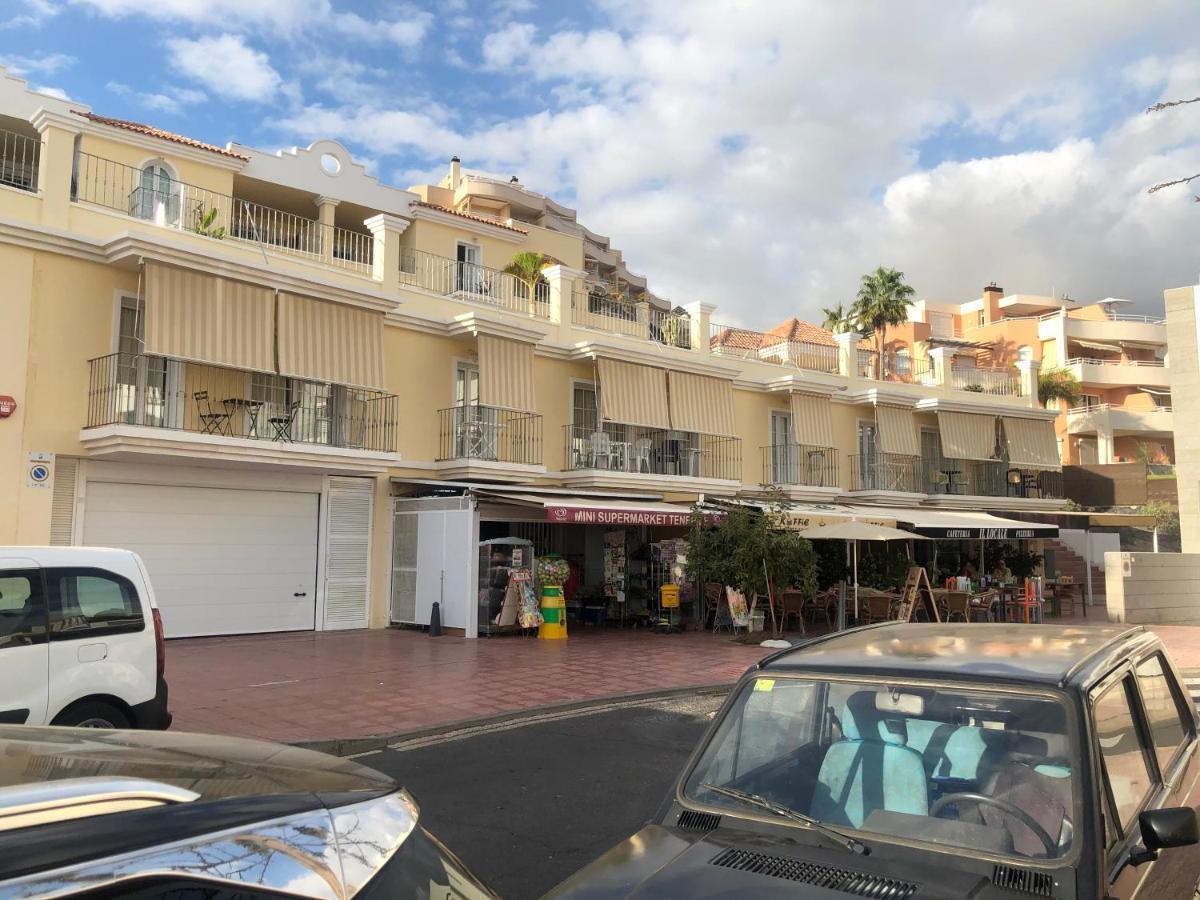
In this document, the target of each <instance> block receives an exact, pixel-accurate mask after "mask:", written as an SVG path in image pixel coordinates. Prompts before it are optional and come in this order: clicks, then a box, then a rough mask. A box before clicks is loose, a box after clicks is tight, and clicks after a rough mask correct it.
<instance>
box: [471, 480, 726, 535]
mask: <svg viewBox="0 0 1200 900" xmlns="http://www.w3.org/2000/svg"><path fill="white" fill-rule="evenodd" d="M474 493H475V494H477V495H479V496H480V497H486V498H488V499H489V500H492V501H493V502H499V503H506V504H512V505H514V506H520V507H525V508H533V509H537V510H541V511H542V514H541V515H540V516H539V518H542V519H543V521H546V522H552V523H557V524H560V525H616V526H622V525H666V526H675V527H687V526H688V525H690V524H691V523H692V507H690V506H684V505H682V504H679V503H665V502H663V501H661V500H653V499H646V500H634V499H619V500H617V499H613V500H609V499H602V498H599V497H571V496H557V495H546V494H521V493H515V492H514V493H509V492H507V491H491V490H486V489H482V490H481V489H476V490H475V491H474ZM703 515H704V517H705V518H706V519H713V520H715V519H719V518H721V516H722V513H721V512H720V511H719V510H713V509H705V510H704V511H703Z"/></svg>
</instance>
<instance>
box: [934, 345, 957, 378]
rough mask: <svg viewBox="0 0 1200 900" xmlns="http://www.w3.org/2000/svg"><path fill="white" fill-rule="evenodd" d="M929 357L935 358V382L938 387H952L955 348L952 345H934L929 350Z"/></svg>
mask: <svg viewBox="0 0 1200 900" xmlns="http://www.w3.org/2000/svg"><path fill="white" fill-rule="evenodd" d="M929 358H930V359H932V360H933V383H934V384H935V385H937V386H938V387H950V383H951V379H950V374H951V371H952V369H953V366H954V350H953V349H951V348H950V347H934V348H933V349H932V350H930V351H929Z"/></svg>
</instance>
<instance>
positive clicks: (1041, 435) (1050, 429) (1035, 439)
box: [1003, 416, 1062, 469]
mask: <svg viewBox="0 0 1200 900" xmlns="http://www.w3.org/2000/svg"><path fill="white" fill-rule="evenodd" d="M1003 423H1004V442H1005V444H1006V446H1007V447H1008V461H1009V462H1010V463H1012V464H1013V465H1014V466H1029V467H1030V468H1034V469H1058V468H1061V466H1062V461H1061V459H1060V458H1059V455H1058V440H1057V438H1056V437H1055V436H1054V423H1053V422H1052V421H1050V420H1047V419H1019V418H1015V417H1012V416H1005V417H1004V418H1003Z"/></svg>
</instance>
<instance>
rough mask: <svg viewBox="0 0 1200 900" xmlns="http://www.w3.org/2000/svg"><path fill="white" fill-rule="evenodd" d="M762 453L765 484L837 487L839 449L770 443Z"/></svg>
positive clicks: (763, 448) (762, 449)
mask: <svg viewBox="0 0 1200 900" xmlns="http://www.w3.org/2000/svg"><path fill="white" fill-rule="evenodd" d="M759 450H760V452H761V453H762V466H763V484H775V485H805V486H807V487H837V485H838V467H837V451H836V450H835V449H834V448H832V447H810V446H807V445H804V444H771V445H769V446H766V447H761V448H759Z"/></svg>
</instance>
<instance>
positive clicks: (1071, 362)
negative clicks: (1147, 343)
mask: <svg viewBox="0 0 1200 900" xmlns="http://www.w3.org/2000/svg"><path fill="white" fill-rule="evenodd" d="M1064 368H1066V370H1067V371H1068V372H1070V373H1071V374H1072V375H1074V376H1075V378H1076V379H1077V380H1078V381H1079V383H1080V384H1085V385H1087V384H1093V385H1101V386H1103V385H1115V386H1125V387H1128V386H1131V385H1139V386H1144V387H1156V388H1169V387H1170V386H1171V379H1170V373H1168V372H1167V369H1166V364H1165V363H1164V362H1163V361H1162V360H1161V359H1151V360H1128V359H1125V360H1123V359H1094V358H1091V357H1082V356H1077V357H1074V358H1072V359H1068V360H1067V362H1066V364H1065V366H1064Z"/></svg>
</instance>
